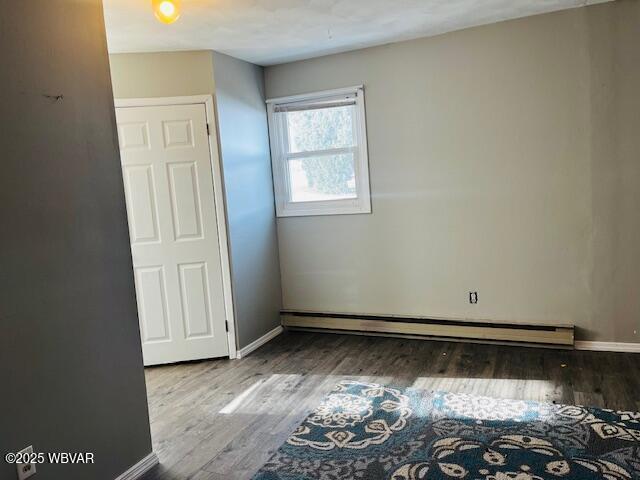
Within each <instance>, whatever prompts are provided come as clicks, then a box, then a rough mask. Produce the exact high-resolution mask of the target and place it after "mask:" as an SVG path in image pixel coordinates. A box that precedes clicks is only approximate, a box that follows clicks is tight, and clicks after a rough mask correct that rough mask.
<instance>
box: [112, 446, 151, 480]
mask: <svg viewBox="0 0 640 480" xmlns="http://www.w3.org/2000/svg"><path fill="white" fill-rule="evenodd" d="M158 463H160V461H159V460H158V456H157V455H156V454H155V453H154V452H151V453H150V454H149V455H147V456H146V457H144V458H143V459H142V460H140V461H139V462H138V463H136V464H135V465H133V466H132V467H131V468H130V469H129V470H127V471H126V472H124V473H123V474H121V475H120V476H118V477H117V478H116V480H137V479H138V478H140V477H142V475H144V474H145V473H147V472H148V471H149V470H151V469H152V468H153V467H155V466H156V465H157V464H158Z"/></svg>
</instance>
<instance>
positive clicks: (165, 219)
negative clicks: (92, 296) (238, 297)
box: [116, 104, 229, 365]
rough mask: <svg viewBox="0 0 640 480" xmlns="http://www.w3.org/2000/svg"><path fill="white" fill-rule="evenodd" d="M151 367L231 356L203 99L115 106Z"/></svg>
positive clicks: (145, 350)
mask: <svg viewBox="0 0 640 480" xmlns="http://www.w3.org/2000/svg"><path fill="white" fill-rule="evenodd" d="M116 119H117V124H118V137H119V140H120V152H121V159H122V174H123V178H124V187H125V196H126V203H127V214H128V218H129V231H130V237H131V251H132V256H133V267H134V275H135V284H136V294H137V298H138V315H139V319H140V333H141V337H142V351H143V355H144V363H145V365H154V364H160V363H171V362H178V361H184V360H195V359H202V358H211V357H220V356H226V355H228V353H229V346H228V344H227V332H226V328H225V302H224V287H223V271H222V258H221V252H220V248H219V232H218V228H217V223H216V205H215V196H214V184H213V173H212V168H211V162H210V151H209V139H208V133H207V119H206V111H205V106H204V104H192V105H167V106H144V107H123V108H122V107H121V108H117V109H116Z"/></svg>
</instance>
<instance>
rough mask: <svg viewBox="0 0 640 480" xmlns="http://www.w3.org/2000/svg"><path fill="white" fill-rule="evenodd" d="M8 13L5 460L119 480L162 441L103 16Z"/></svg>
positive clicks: (42, 472)
mask: <svg viewBox="0 0 640 480" xmlns="http://www.w3.org/2000/svg"><path fill="white" fill-rule="evenodd" d="M0 10H1V11H2V15H0V52H1V53H0V57H1V58H2V64H3V66H2V68H1V69H0V92H1V93H0V97H1V98H0V105H2V106H1V108H0V116H1V118H2V126H1V128H0V151H1V152H2V174H1V175H0V219H1V220H2V235H0V265H1V267H0V365H2V369H1V370H0V385H2V394H1V395H0V412H2V419H1V420H0V452H3V454H4V453H5V452H8V451H16V450H19V449H21V448H23V447H25V446H27V445H33V446H34V449H35V450H36V451H38V452H55V451H71V452H73V451H76V452H87V451H89V452H94V453H95V460H96V464H95V465H92V466H69V465H67V466H64V465H47V464H43V465H38V473H37V476H36V477H34V478H38V479H45V478H46V479H54V480H55V479H64V480H70V479H83V480H84V479H88V478H91V479H96V480H100V479H105V480H106V479H109V480H112V479H113V478H115V477H116V476H117V475H119V474H120V473H122V472H123V471H124V470H126V469H127V468H129V467H130V466H131V465H132V464H134V463H136V462H137V461H138V460H140V459H141V458H143V457H144V456H146V455H147V454H148V453H150V452H151V439H150V433H149V420H148V414H147V402H146V400H147V399H146V393H145V384H144V372H143V368H142V352H141V348H140V336H139V332H138V319H137V313H136V302H135V292H134V285H133V273H132V265H131V253H130V248H129V236H128V231H127V221H126V211H125V204H124V193H123V186H122V177H121V173H120V162H119V156H118V148H117V141H116V132H115V117H114V108H113V98H112V93H111V84H110V78H109V65H108V59H107V51H106V44H105V32H104V24H103V18H102V5H101V2H100V1H99V0H51V1H47V2H44V1H20V2H8V1H3V2H0ZM47 95H62V96H63V97H61V98H60V99H59V100H57V101H56V100H54V99H52V98H49V97H47ZM15 474H16V473H15V467H14V466H13V465H8V464H6V463H5V462H0V478H2V479H11V478H15Z"/></svg>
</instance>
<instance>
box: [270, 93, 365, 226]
mask: <svg viewBox="0 0 640 480" xmlns="http://www.w3.org/2000/svg"><path fill="white" fill-rule="evenodd" d="M343 95H348V96H350V97H352V96H354V95H355V109H354V111H355V115H354V122H355V124H356V139H357V145H356V146H355V147H349V148H337V149H330V150H322V151H320V152H321V153H323V154H325V155H329V154H340V153H345V152H353V153H354V172H355V181H356V198H345V199H337V200H322V201H311V202H292V201H291V200H290V198H291V197H290V192H289V172H288V168H289V162H288V160H289V159H290V158H295V157H296V156H297V155H296V154H288V153H287V150H288V149H287V142H288V139H287V127H286V124H285V116H284V115H280V116H277V115H276V113H275V108H276V106H278V105H284V104H295V103H310V102H315V101H323V100H324V101H326V100H331V99H332V98H335V99H337V100H338V99H339V97H340V96H343ZM267 112H268V117H269V139H270V141H271V159H272V160H271V166H272V170H273V187H274V191H275V201H276V214H277V216H278V217H300V216H310V215H352V214H360V213H371V192H370V188H369V156H368V152H367V127H366V117H365V106H364V87H363V86H362V85H359V86H355V87H347V88H340V89H336V90H325V91H322V92H315V93H309V94H303V95H293V96H289V97H279V98H272V99H269V100H267ZM308 154H309V152H305V153H304V154H302V155H299V156H307V155H308Z"/></svg>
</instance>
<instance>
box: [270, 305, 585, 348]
mask: <svg viewBox="0 0 640 480" xmlns="http://www.w3.org/2000/svg"><path fill="white" fill-rule="evenodd" d="M281 317H282V325H283V326H284V327H287V328H290V329H303V330H322V331H335V332H344V333H360V334H374V335H375V334H377V335H380V334H383V335H393V336H409V337H419V338H423V337H424V338H429V339H436V340H467V341H477V342H500V343H517V344H533V345H548V346H555V347H560V348H571V347H573V340H574V338H573V334H574V332H573V331H574V328H573V326H572V325H558V326H551V325H525V324H516V323H492V322H486V321H469V320H448V319H436V318H421V317H403V316H396V315H390V316H380V315H353V314H346V313H321V312H301V311H292V310H283V311H282V312H281Z"/></svg>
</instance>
